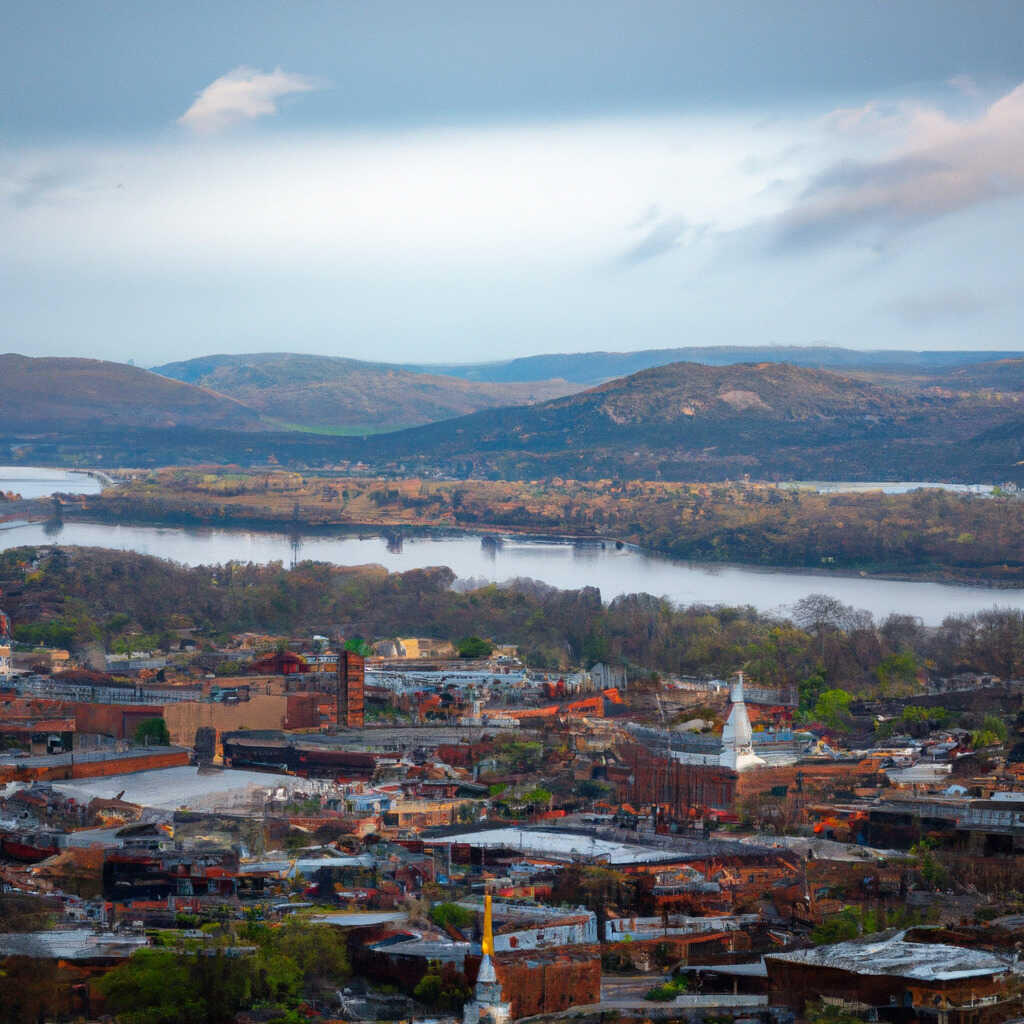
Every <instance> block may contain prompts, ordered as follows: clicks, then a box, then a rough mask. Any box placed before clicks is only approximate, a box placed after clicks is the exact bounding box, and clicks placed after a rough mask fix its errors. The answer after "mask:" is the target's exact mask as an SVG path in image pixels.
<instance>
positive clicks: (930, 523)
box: [67, 469, 1024, 586]
mask: <svg viewBox="0 0 1024 1024" xmlns="http://www.w3.org/2000/svg"><path fill="white" fill-rule="evenodd" d="M81 508H82V510H83V511H84V512H86V513H87V514H89V515H92V516H99V517H102V518H106V519H113V520H117V521H128V522H131V521H157V522H159V521H170V522H203V523H217V524H220V525H229V524H231V523H235V524H239V525H240V524H247V523H257V524H260V523H261V524H275V525H277V526H279V527H280V526H286V527H287V528H288V529H297V530H301V529H302V528H303V527H325V526H362V525H374V526H381V527H403V526H407V527H434V528H457V529H470V530H480V529H485V530H493V531H498V532H519V533H530V534H549V535H572V536H577V537H595V538H604V539H607V540H609V541H616V540H619V541H626V542H630V543H633V544H637V545H640V546H642V547H645V548H649V549H652V550H656V551H660V552H663V553H666V554H669V555H674V556H676V557H678V558H687V559H694V560H700V561H713V562H742V563H748V564H755V565H766V566H787V567H800V568H817V569H843V570H846V571H851V570H855V571H860V572H865V573H867V572H873V573H886V574H891V575H905V576H927V577H933V578H941V579H954V580H960V581H985V582H993V583H1002V584H1015V585H1017V586H1020V585H1022V584H1024V549H1022V548H1021V545H1020V537H1021V536H1022V535H1024V500H1021V499H1018V498H981V497H974V496H970V495H956V494H950V493H949V492H946V491H935V490H929V491H918V492H914V493H911V494H898V495H897V494H894V495H886V494H881V493H877V492H876V493H869V494H817V493H814V492H809V491H795V490H792V489H789V488H782V487H775V486H771V485H765V484H759V485H755V484H682V483H665V482H651V481H646V482H644V481H623V480H614V479H608V480H597V481H576V480H563V479H555V480H551V481H545V482H539V481H533V482H528V483H527V482H521V483H517V482H513V481H482V480H478V481H465V482H455V481H429V480H421V479H406V480H376V479H354V478H337V477H335V478H330V479H328V478H323V477H312V476H303V475H301V474H299V473H283V472H275V473H252V474H247V473H241V472H226V473H214V472H203V471H194V470H187V469H165V470H160V471H158V472H154V473H147V474H140V475H138V476H137V477H136V478H135V479H133V480H132V481H131V482H130V483H129V484H128V485H127V486H125V487H120V488H117V489H112V490H107V491H105V492H104V493H103V494H102V495H97V496H88V497H86V498H84V499H82V506H81ZM67 514H71V510H68V513H67Z"/></svg>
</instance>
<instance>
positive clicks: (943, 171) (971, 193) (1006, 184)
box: [781, 84, 1024, 243]
mask: <svg viewBox="0 0 1024 1024" xmlns="http://www.w3.org/2000/svg"><path fill="white" fill-rule="evenodd" d="M870 107H871V105H870V104H868V106H867V107H865V108H864V110H869V109H870ZM837 113H838V114H842V115H843V117H842V119H841V120H843V121H844V122H846V123H849V121H850V118H849V114H850V112H849V111H841V112H837ZM893 123H894V122H893V121H892V119H886V122H885V127H884V131H885V132H886V133H887V134H888V138H887V140H886V141H887V142H888V141H889V139H891V138H892V133H893ZM863 124H864V122H863V121H859V122H858V126H862V125H863ZM1022 193H1024V84H1022V85H1019V86H1017V88H1015V89H1013V90H1012V91H1011V92H1009V93H1007V94H1006V95H1005V96H1002V97H1000V98H999V99H998V100H996V101H995V102H994V103H992V104H991V105H990V106H988V107H987V108H985V109H984V110H983V111H982V112H981V113H980V114H978V115H977V116H976V117H970V118H963V119H958V118H953V117H950V116H949V115H948V114H946V113H945V112H944V111H943V110H941V109H939V108H937V107H929V106H918V107H916V108H913V109H908V110H906V111H905V112H904V115H903V120H902V126H901V127H900V129H899V131H898V132H897V137H896V141H895V143H894V144H892V145H891V146H890V147H889V149H888V151H887V152H886V153H885V155H884V156H882V157H880V158H869V159H858V157H857V155H856V153H855V152H854V151H852V150H851V151H850V153H849V154H847V155H845V156H844V157H842V158H841V159H839V160H837V161H835V162H834V163H833V164H832V165H831V166H829V167H826V168H825V169H824V170H823V171H822V172H821V173H819V174H818V175H817V176H816V177H815V178H814V179H813V180H812V181H811V182H810V184H809V185H808V187H807V189H806V190H805V191H804V194H803V196H802V197H801V199H800V201H799V202H797V203H796V204H794V206H793V208H792V209H791V210H789V211H788V212H787V213H786V214H785V215H784V217H783V218H782V221H781V226H782V233H783V238H784V240H785V241H787V242H799V243H803V242H814V243H819V242H823V241H834V240H836V239H838V238H840V237H842V236H844V235H848V234H850V233H851V232H857V231H860V230H863V229H870V230H872V231H875V232H879V231H880V232H883V233H886V234H888V233H892V232H893V231H896V230H899V229H901V228H905V227H907V226H913V225H916V224H921V223H925V222H927V221H930V220H934V219H936V218H938V217H942V216H944V215H946V214H949V213H953V212H956V211H958V210H964V209H967V208H970V207H972V206H977V205H979V204H982V203H985V202H988V201H991V200H993V199H999V198H1004V197H1008V196H1015V195H1020V194H1022Z"/></svg>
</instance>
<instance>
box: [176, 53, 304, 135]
mask: <svg viewBox="0 0 1024 1024" xmlns="http://www.w3.org/2000/svg"><path fill="white" fill-rule="evenodd" d="M318 88H320V86H319V84H318V83H317V82H316V81H315V80H314V79H312V78H309V77H307V76H306V75H296V74H292V73H291V72H289V71H283V70H281V68H275V69H274V70H273V71H270V72H265V71H257V70H256V69H255V68H247V67H239V68H235V70H234V71H229V72H228V73H227V74H226V75H221V76H220V78H218V79H216V80H214V81H213V82H211V83H210V84H209V85H208V86H207V87H206V88H205V89H203V90H202V92H200V93H199V94H198V95H197V96H196V100H195V102H194V103H193V104H192V106H191V107H189V108H188V110H186V111H185V113H184V114H182V115H181V117H179V118H178V124H180V125H184V126H185V127H186V128H190V129H192V131H195V132H198V133H200V134H204V135H206V134H211V133H213V132H218V131H220V130H222V129H223V128H227V127H228V126H229V125H232V124H234V123H236V122H238V121H245V120H252V119H253V118H257V117H265V116H267V115H268V114H276V113H277V100H279V99H280V98H281V97H282V96H288V95H290V94H291V93H295V92H311V91H312V90H314V89H318Z"/></svg>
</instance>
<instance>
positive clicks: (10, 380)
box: [0, 353, 264, 431]
mask: <svg viewBox="0 0 1024 1024" xmlns="http://www.w3.org/2000/svg"><path fill="white" fill-rule="evenodd" d="M0 381H2V382H3V387H0V423H2V424H3V425H4V429H5V430H6V431H14V430H19V431H33V430H44V431H45V430H54V431H79V430H81V429H82V428H85V427H96V426H104V427H115V426H122V425H123V426H127V427H133V428H135V427H148V428H173V427H195V428H203V429H220V430H233V431H252V430H261V429H263V427H264V424H263V422H262V420H261V417H260V414H259V413H258V412H256V411H255V410H253V409H249V408H247V407H246V406H245V405H242V403H240V402H237V401H235V400H234V399H233V398H228V397H226V396H225V395H220V394H215V393H213V392H211V391H209V390H207V389H205V388H202V387H196V386H195V385H194V384H185V383H182V382H180V381H174V380H168V379H167V378H166V377H161V376H159V375H158V374H155V373H150V372H149V371H148V370H142V369H139V368H138V367H135V366H126V365H125V364H124V363H111V362H106V361H104V360H101V359H62V358H39V359H32V358H29V357H28V356H21V355H15V354H13V353H8V354H6V355H0Z"/></svg>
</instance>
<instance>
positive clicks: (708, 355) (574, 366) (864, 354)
mask: <svg viewBox="0 0 1024 1024" xmlns="http://www.w3.org/2000/svg"><path fill="white" fill-rule="evenodd" d="M1022 355H1024V353H1021V352H969V351H947V352H938V351H936V352H913V351H899V350H884V349H879V350H874V351H870V350H861V349H849V348H837V347H833V346H831V345H717V346H690V347H685V348H662V349H645V350H642V351H639V352H571V353H561V354H551V355H538V356H524V357H522V358H520V359H510V360H506V361H503V362H495V363H465V364H459V363H446V364H437V365H431V364H429V363H421V364H405V365H404V369H407V370H414V371H416V372H420V373H440V374H447V375H451V376H455V377H463V378H465V379H467V380H479V381H540V380H547V379H550V378H560V379H562V380H567V381H570V382H572V383H574V384H585V385H594V384H599V383H601V382H602V381H605V380H610V379H611V378H614V377H624V376H627V375H628V374H632V373H638V372H639V371H641V370H648V369H651V368H653V367H656V366H667V365H668V364H669V363H677V362H689V363H702V364H704V365H705V366H728V365H730V364H733V363H790V364H792V365H793V366H806V367H810V368H812V369H819V370H836V371H839V372H848V371H852V370H860V371H872V372H878V373H881V374H886V373H892V374H895V375H903V374H936V373H938V374H941V373H944V372H946V371H947V370H948V369H949V368H951V367H957V366H960V365H962V364H965V363H977V362H979V361H985V360H996V359H1007V358H1012V357H1018V356H1022Z"/></svg>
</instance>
